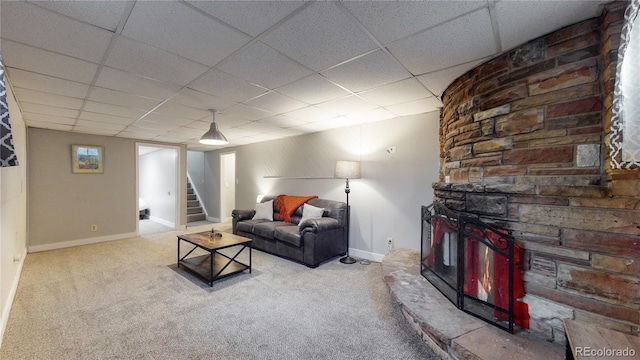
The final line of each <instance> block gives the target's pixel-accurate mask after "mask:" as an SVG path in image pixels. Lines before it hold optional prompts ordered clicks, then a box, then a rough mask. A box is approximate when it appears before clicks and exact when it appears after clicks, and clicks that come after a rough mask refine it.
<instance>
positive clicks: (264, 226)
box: [253, 220, 297, 239]
mask: <svg viewBox="0 0 640 360" xmlns="http://www.w3.org/2000/svg"><path fill="white" fill-rule="evenodd" d="M259 221H260V220H259ZM281 226H291V224H290V223H286V222H284V221H265V222H261V223H259V224H255V225H253V233H254V234H255V235H258V236H262V237H265V238H267V239H273V238H274V237H273V233H274V232H275V231H276V228H278V227H281ZM296 228H297V226H296Z"/></svg>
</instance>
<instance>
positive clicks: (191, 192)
mask: <svg viewBox="0 0 640 360" xmlns="http://www.w3.org/2000/svg"><path fill="white" fill-rule="evenodd" d="M187 194H195V192H193V188H187Z"/></svg>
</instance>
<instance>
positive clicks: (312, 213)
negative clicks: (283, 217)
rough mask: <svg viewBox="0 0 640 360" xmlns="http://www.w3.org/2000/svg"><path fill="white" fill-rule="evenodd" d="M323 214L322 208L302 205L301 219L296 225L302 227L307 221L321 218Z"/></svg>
mask: <svg viewBox="0 0 640 360" xmlns="http://www.w3.org/2000/svg"><path fill="white" fill-rule="evenodd" d="M323 213H324V209H323V208H319V207H315V206H313V205H311V204H304V205H303V209H302V218H301V219H300V223H299V224H298V225H302V223H303V222H304V221H305V220H308V219H319V218H321V217H322V214H323Z"/></svg>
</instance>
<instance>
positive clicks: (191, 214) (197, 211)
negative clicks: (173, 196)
mask: <svg viewBox="0 0 640 360" xmlns="http://www.w3.org/2000/svg"><path fill="white" fill-rule="evenodd" d="M206 219H207V216H206V215H205V214H204V210H202V206H201V205H200V200H199V199H198V195H196V192H195V191H194V190H193V187H192V186H191V182H190V181H189V179H187V222H193V221H202V220H206Z"/></svg>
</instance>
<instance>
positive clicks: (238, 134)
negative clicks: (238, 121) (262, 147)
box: [223, 127, 260, 140]
mask: <svg viewBox="0 0 640 360" xmlns="http://www.w3.org/2000/svg"><path fill="white" fill-rule="evenodd" d="M223 133H224V136H225V137H226V138H227V139H229V140H235V139H239V138H242V137H245V136H248V135H257V134H259V133H260V132H259V131H257V130H251V129H242V128H239V127H234V128H230V129H225V130H224V131H223Z"/></svg>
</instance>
